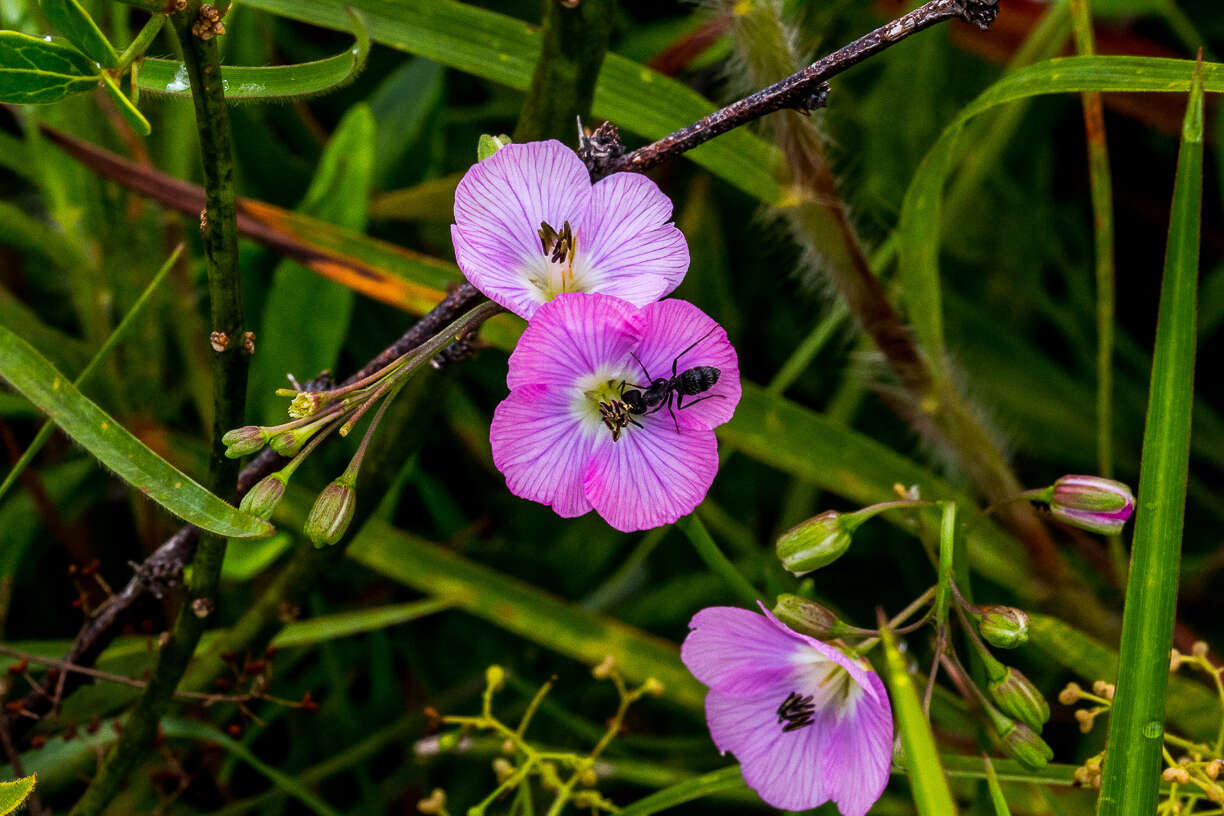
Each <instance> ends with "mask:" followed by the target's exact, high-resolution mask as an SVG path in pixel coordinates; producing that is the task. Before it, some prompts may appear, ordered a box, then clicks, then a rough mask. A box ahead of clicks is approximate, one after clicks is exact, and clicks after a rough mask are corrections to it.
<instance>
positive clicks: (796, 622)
mask: <svg viewBox="0 0 1224 816" xmlns="http://www.w3.org/2000/svg"><path fill="white" fill-rule="evenodd" d="M773 613H774V616H775V617H777V619H778V620H780V621H782V622H783V623H785V624H786V625H787V626H789V627H790V628H791V629H794V630H795V631H796V632H799V633H801V634H804V635H811V636H812V637H814V638H819V639H820V640H828V639H830V638H835V637H841V636H842V635H846V634H849V633H850V632H851V630H852V627H850V626H848V625H847V624H845V623H843V622H842V621H841V620H838V617H837V616H836V615H834V614H833V613H832V612H831V611H830V610H829V609H826V608H825V607H823V606H821V605H820V604H818V603H816V602H815V601H809V600H808V599H807V598H801V597H799V596H798V595H779V596H778V600H777V601H775V602H774V608H773Z"/></svg>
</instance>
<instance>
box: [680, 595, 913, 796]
mask: <svg viewBox="0 0 1224 816" xmlns="http://www.w3.org/2000/svg"><path fill="white" fill-rule="evenodd" d="M761 609H762V611H763V612H764V613H765V614H764V616H761V615H758V614H756V613H755V612H750V611H748V610H747V609H738V608H735V607H728V606H715V607H710V608H708V609H703V610H701V611H700V612H698V613H697V614H696V615H694V616H693V620H692V621H691V622H690V623H689V628H690V630H691V631H690V632H689V634H688V637H686V638H685V639H684V645H683V646H682V647H681V649H680V657H681V659H682V660H683V661H684V665H685V666H687V667H688V670H689V671H690V672H692V673H693V676H694V677H696V678H697V679H698V680H700V681H701V682H702V683H704V684H705V685H706V686H709V688H710V692H709V694H707V695H706V706H705V707H706V721H707V723H708V724H709V726H710V736H711V737H712V738H713V739H714V744H715V745H716V746H717V747H718V750H720V751H722V752H723V753H726V752H727V751H730V752H731V753H733V754H735V758H736V759H738V760H739V763H740V770H741V772H742V773H743V775H744V782H746V783H747V784H748V787H750V788H752V789H753V790H755V791H756V792H757V793H758V794H759V795H760V797H761V798H762V799H764V800H765V801H766V802H768V803H769V804H771V805H773V806H774V807H776V808H780V809H781V810H808V809H809V808H814V807H817V806H819V805H822V804H824V803H825V802H827V801H829V800H832V801H834V802H836V803H837V807H838V809H840V810H841V812H842V814H843V816H863V814H865V813H867V811H869V810H870V809H871V806H872V805H873V804H875V802H876V800H877V799H879V798H880V794H882V793H883V792H884V786H885V785H886V784H887V783H888V773H889V768H890V767H891V765H892V743H893V720H892V707H891V706H890V704H889V702H888V695H887V693H886V692H885V690H884V684H883V683H881V682H880V678H879V676H878V675H876V673H875V672H874V671H872V669H871V667H870V666H868V665H867V664H866V662H865V661H861V660H856V659H854V658H851V657H849V656H847V655H846V654H844V653H843V652H842V651H841V650H839V649H837V648H836V647H835V646H833V645H831V644H829V643H824V642H822V641H819V640H816V639H815V638H811V637H808V636H806V635H801V634H798V633H797V632H793V631H791V630H790V629H788V628H787V627H786V626H785V625H784V624H783V623H782V622H781V621H779V620H778V619H777V618H775V617H774V616H773V615H772V614H770V612H769V611H768V610H765V608H764V607H763V606H762V608H761Z"/></svg>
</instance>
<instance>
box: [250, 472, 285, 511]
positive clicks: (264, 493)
mask: <svg viewBox="0 0 1224 816" xmlns="http://www.w3.org/2000/svg"><path fill="white" fill-rule="evenodd" d="M287 481H289V478H288V477H287V476H285V475H283V474H282V472H281V471H277V472H276V473H271V474H269V475H267V476H265V477H263V478H262V479H260V480H259V481H258V482H256V483H255V485H254V487H252V488H251V489H250V490H248V491H247V492H246V495H245V496H243V497H242V504H240V505H238V509H239V510H241V511H242V512H244V513H250V514H251V515H252V516H258V517H259V518H261V519H269V518H272V511H273V510H275V509H276V505H278V504H280V500H281V497H282V496H284V495H285V483H286V482H287Z"/></svg>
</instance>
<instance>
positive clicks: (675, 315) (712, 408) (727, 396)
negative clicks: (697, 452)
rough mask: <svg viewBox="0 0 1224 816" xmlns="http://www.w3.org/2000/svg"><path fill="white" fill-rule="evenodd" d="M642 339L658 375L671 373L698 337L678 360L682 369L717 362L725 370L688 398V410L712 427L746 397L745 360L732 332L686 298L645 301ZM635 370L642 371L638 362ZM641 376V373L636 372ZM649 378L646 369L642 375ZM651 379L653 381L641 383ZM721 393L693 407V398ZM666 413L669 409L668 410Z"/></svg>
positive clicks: (642, 350)
mask: <svg viewBox="0 0 1224 816" xmlns="http://www.w3.org/2000/svg"><path fill="white" fill-rule="evenodd" d="M641 316H642V342H641V344H640V345H639V346H638V348H637V356H638V359H640V360H641V361H642V364H643V365H644V366H645V367H646V370H647V371H648V372H649V373H650V376H651V377H652V378H655V377H669V378H670V377H671V376H672V363H673V361H675V360H676V355H678V354H680V353H681V352H683V351H684V350H685V349H686V348H687V347H688V346H690V345H692V344H693V343H694V342H697V341H698V340H699V339H701V338H702V337H703V336H704V335H706V334H707V333H709V336H708V337H705V339H703V340H701V342H699V343H697V345H696V347H694V348H693V349H692V350H691V351H689V352H687V353H685V354H684V356H683V357H681V358H680V359H679V361H678V362H677V363H676V369H677V371H684V370H686V369H689V368H693V367H695V366H713V367H714V368H717V369H718V370H719V372H720V373H719V377H718V382H717V383H715V385H714V387H713V388H711V389H710V390H709V391H706V392H705V393H702V394H699V395H696V396H691V397H689V396H686V397H685V398H684V400H685V405H686V407H685V408H683V409H682V410H681V411H680V412H679V413H681V414H686V415H688V416H689V417H690V418H692V419H695V420H697V421H698V423H699V424H701V425H704V426H705V427H707V428H714V427H716V426H718V425H721V424H723V423H724V422H726V421H727V420H729V419H731V416H732V414H734V413H735V406H736V405H738V404H739V400H740V378H739V361H738V358H737V357H736V355H735V349H734V348H733V347H732V346H731V343H730V342H729V341H728V340H727V333H726V331H724V330H723V328H722V327H721V326H719V325H718V323H716V322H715V321H714V319H713V318H712V317H710V316H709V315H707V314H706V313H705V312H703V311H701V310H700V309H698V308H697V307H696V306H694V305H693V304H691V303H689V302H688V301H685V300H675V299H671V300H662V301H659V302H658V303H651V304H649V305H647V306H644V307H642V312H641ZM631 365H633V370H634V371H637V372H640V368H639V367H638V366H637V365H636V364H634V363H631ZM635 376H636V374H635ZM641 376H642V377H643V378H644V377H645V376H646V375H645V373H642V375H641ZM639 384H640V385H646V384H647V383H645V382H643V383H639ZM712 395H719V396H717V397H715V398H714V399H707V400H704V401H702V402H700V403H697V404H695V405H693V407H692V408H689V407H687V405H688V403H689V401H690V400H696V399H701V398H702V397H707V396H712ZM664 413H666V409H665V410H664Z"/></svg>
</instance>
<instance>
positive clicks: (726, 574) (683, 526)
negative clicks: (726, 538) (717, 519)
mask: <svg viewBox="0 0 1224 816" xmlns="http://www.w3.org/2000/svg"><path fill="white" fill-rule="evenodd" d="M676 526H677V527H678V528H680V532H682V533H684V534H685V535H686V536H688V540H689V542H690V543H692V545H693V549H695V550H697V555H699V556H700V557H701V560H702V561H704V562H705V565H706V567H708V568H709V570H710V572H712V573H714V574H715V575H717V576H718V577H719V578H721V579H722V580H723V583H725V584H726V585H727V588H728V589H730V590H731V591H732V592H734V593H735V595H737V596H738V597H739V600H740V602H741V603H744V604H747V605H748V606H749V607H750V608H751V607H754V606H756V603H757V601H758V600H761V593H759V592H757V591H756V588H755V587H753V585H752V583H751V582H750V581H749V580H748V579H747V578H745V577H744V574H743V573H741V572H740V571H739V570H738V569H736V568H735V565H734V564H732V563H731V560H730V559H729V558H727V556H726V555H724V554H723V551H722V550H720V549H719V548H718V545H717V544H716V543H714V539H713V538H711V537H710V531H709V530H707V529H706V527H705V525H704V524H702V522H701V519H700V518H698V517H697V514H696V513H692V514H690V515H687V516H685V517H684V518H682V519H680V520H679V521H677V522H676Z"/></svg>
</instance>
